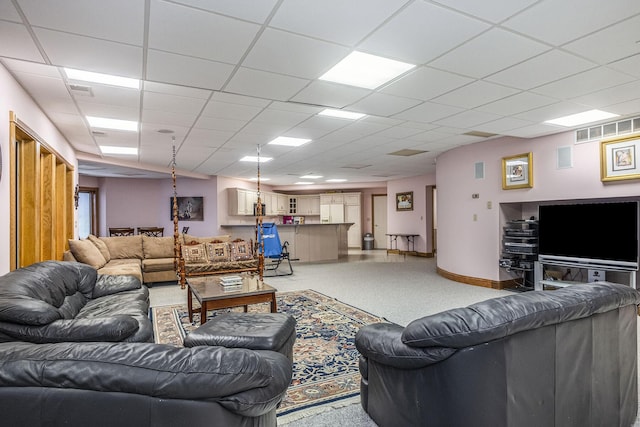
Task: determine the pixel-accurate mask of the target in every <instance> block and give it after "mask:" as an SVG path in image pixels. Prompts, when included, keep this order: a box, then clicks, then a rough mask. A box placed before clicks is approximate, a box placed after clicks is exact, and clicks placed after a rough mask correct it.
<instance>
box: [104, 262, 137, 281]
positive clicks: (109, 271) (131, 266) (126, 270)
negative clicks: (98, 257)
mask: <svg viewBox="0 0 640 427" xmlns="http://www.w3.org/2000/svg"><path fill="white" fill-rule="evenodd" d="M127 261H128V260H119V259H112V260H111V261H109V262H108V263H107V265H105V266H104V267H102V268H101V269H100V270H98V274H103V275H116V276H133V277H135V278H136V279H138V280H139V281H140V282H142V268H141V264H140V263H141V261H140V260H139V259H137V260H134V261H135V262H130V260H129V262H127Z"/></svg>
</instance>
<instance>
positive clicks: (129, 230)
mask: <svg viewBox="0 0 640 427" xmlns="http://www.w3.org/2000/svg"><path fill="white" fill-rule="evenodd" d="M133 235H135V230H134V229H133V227H109V236H133Z"/></svg>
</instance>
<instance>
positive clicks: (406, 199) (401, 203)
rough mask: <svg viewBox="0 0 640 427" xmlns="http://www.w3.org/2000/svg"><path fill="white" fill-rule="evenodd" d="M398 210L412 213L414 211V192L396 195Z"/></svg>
mask: <svg viewBox="0 0 640 427" xmlns="http://www.w3.org/2000/svg"><path fill="white" fill-rule="evenodd" d="M396 210H397V211H412V210H413V191H407V192H405V193H396Z"/></svg>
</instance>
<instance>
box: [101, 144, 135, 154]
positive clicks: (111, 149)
mask: <svg viewBox="0 0 640 427" xmlns="http://www.w3.org/2000/svg"><path fill="white" fill-rule="evenodd" d="M100 151H102V154H126V155H132V156H135V155H137V154H138V149H137V148H135V147H115V146H111V145H101V146H100Z"/></svg>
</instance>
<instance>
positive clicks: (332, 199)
mask: <svg viewBox="0 0 640 427" xmlns="http://www.w3.org/2000/svg"><path fill="white" fill-rule="evenodd" d="M343 203H344V196H343V195H342V193H324V194H320V205H337V204H343Z"/></svg>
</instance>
